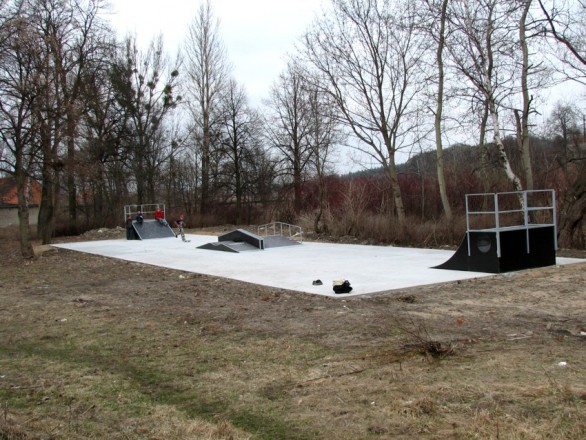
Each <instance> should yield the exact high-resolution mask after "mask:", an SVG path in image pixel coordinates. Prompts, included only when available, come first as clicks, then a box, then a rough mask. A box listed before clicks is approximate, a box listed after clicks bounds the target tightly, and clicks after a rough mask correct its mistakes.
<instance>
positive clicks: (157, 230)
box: [132, 220, 175, 240]
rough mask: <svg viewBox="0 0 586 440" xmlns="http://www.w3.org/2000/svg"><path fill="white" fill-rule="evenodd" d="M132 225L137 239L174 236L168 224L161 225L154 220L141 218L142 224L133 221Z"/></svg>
mask: <svg viewBox="0 0 586 440" xmlns="http://www.w3.org/2000/svg"><path fill="white" fill-rule="evenodd" d="M132 226H133V227H134V231H135V232H136V235H137V237H138V239H139V240H150V239H153V238H169V237H175V233H174V232H173V230H172V229H171V227H170V226H169V225H162V224H160V223H159V222H158V221H156V220H143V222H142V224H140V223H138V222H136V221H133V222H132Z"/></svg>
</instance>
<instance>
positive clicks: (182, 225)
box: [175, 214, 188, 242]
mask: <svg viewBox="0 0 586 440" xmlns="http://www.w3.org/2000/svg"><path fill="white" fill-rule="evenodd" d="M175 227H176V228H177V233H176V234H175V238H177V236H178V235H179V234H181V239H182V240H183V241H185V242H187V241H188V240H186V239H185V231H184V230H183V228H185V216H184V215H183V214H180V215H179V218H177V220H175Z"/></svg>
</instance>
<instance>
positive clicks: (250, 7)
mask: <svg viewBox="0 0 586 440" xmlns="http://www.w3.org/2000/svg"><path fill="white" fill-rule="evenodd" d="M110 3H111V4H112V13H111V15H110V16H109V18H110V21H111V23H112V24H113V25H114V27H115V29H116V30H117V32H118V34H119V37H120V38H122V37H123V36H125V35H126V34H127V33H131V34H134V35H136V37H137V40H138V44H139V45H140V46H141V47H146V46H147V45H148V43H149V42H150V41H151V40H152V39H153V37H156V36H157V35H158V34H159V33H162V34H163V37H164V41H165V47H166V48H167V50H168V52H169V53H170V54H171V55H173V56H174V54H175V53H176V50H177V48H178V47H179V46H180V45H181V44H182V42H183V41H184V39H185V36H186V35H187V27H188V25H189V24H190V23H191V22H192V21H193V19H194V17H195V15H196V13H197V10H198V8H199V5H200V4H201V0H167V1H161V0H110ZM323 3H324V2H323V0H212V1H211V4H212V8H213V11H214V15H215V17H216V18H218V19H219V20H220V32H221V38H222V40H223V41H224V44H225V46H226V49H227V52H228V58H229V60H230V62H231V63H232V65H233V67H234V77H235V79H236V80H237V81H239V82H240V83H242V84H244V85H245V87H246V89H247V92H248V94H249V97H250V99H251V102H253V103H258V102H260V100H261V99H262V98H265V97H266V96H267V95H268V89H269V86H270V84H271V83H272V82H273V81H275V80H276V79H277V77H278V75H279V73H281V71H282V70H283V69H284V67H285V57H286V55H287V53H288V52H292V51H293V49H294V44H295V42H296V40H297V39H298V38H299V37H300V36H301V35H302V34H303V32H304V31H305V30H306V29H307V27H308V26H309V24H310V23H311V22H312V20H313V18H314V16H315V14H316V13H317V12H319V11H320V10H321V5H322V4H323Z"/></svg>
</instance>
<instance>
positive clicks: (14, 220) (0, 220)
mask: <svg viewBox="0 0 586 440" xmlns="http://www.w3.org/2000/svg"><path fill="white" fill-rule="evenodd" d="M38 217H39V208H29V224H30V225H31V226H35V225H36V224H37V219H38ZM8 226H18V209H17V208H16V207H15V208H2V209H0V228H6V227H8Z"/></svg>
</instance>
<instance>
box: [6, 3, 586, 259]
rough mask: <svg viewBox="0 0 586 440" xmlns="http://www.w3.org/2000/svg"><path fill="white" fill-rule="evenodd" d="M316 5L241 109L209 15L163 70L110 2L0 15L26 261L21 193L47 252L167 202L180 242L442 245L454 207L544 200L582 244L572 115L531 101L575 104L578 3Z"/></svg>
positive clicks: (27, 7) (583, 6)
mask: <svg viewBox="0 0 586 440" xmlns="http://www.w3.org/2000/svg"><path fill="white" fill-rule="evenodd" d="M329 6H331V7H330V8H328V9H327V13H326V12H324V13H323V14H322V15H320V16H318V17H316V19H315V21H314V22H313V23H312V25H311V26H309V28H308V29H307V30H306V32H305V34H304V35H303V36H301V38H300V40H299V44H298V45H297V47H296V51H295V52H294V53H292V54H290V60H289V63H288V65H287V67H286V69H285V70H284V71H283V72H282V73H281V74H280V75H279V77H278V78H275V81H274V82H273V84H272V85H271V88H270V93H269V96H267V98H266V100H265V101H263V103H261V104H258V105H256V106H253V105H251V104H250V102H249V100H248V97H247V94H246V90H245V88H244V86H243V85H242V84H241V83H239V80H238V78H235V77H234V76H233V74H232V71H231V68H230V62H229V59H228V57H227V54H226V51H225V48H224V46H223V43H222V30H221V27H220V25H219V21H218V19H217V18H216V17H215V16H214V11H213V8H212V2H210V1H207V2H203V3H202V5H201V7H200V8H199V11H198V13H197V15H196V16H195V17H194V18H193V20H192V22H191V24H190V26H189V29H188V32H187V35H186V36H185V43H184V45H183V47H182V50H181V52H180V55H179V56H178V57H177V58H174V59H173V58H171V57H170V56H169V54H168V53H167V51H166V50H165V48H164V44H163V42H164V41H163V37H159V38H157V39H155V40H154V41H152V42H151V44H150V45H149V47H148V48H147V49H144V50H143V49H141V48H139V47H137V44H136V41H135V39H134V38H133V37H126V38H124V39H120V38H119V37H118V36H117V35H116V33H115V32H114V31H113V29H112V27H111V25H110V23H109V22H108V21H107V19H106V18H105V12H106V11H107V3H106V2H105V1H103V0H0V133H1V137H0V173H2V175H9V176H12V177H13V178H14V179H15V181H16V183H17V188H19V191H18V201H19V208H18V211H19V224H20V227H19V234H20V240H21V250H22V254H23V256H32V255H33V250H32V246H31V231H30V226H29V223H30V219H29V205H30V203H29V198H30V194H29V191H28V190H27V188H28V187H29V186H27V185H26V182H27V181H29V180H28V179H34V180H36V181H38V182H40V183H41V185H42V199H41V204H40V209H39V216H38V235H39V237H40V238H41V239H42V241H43V243H50V241H51V240H52V238H53V237H55V235H56V234H66V233H79V232H82V231H84V230H87V229H91V228H95V227H101V226H110V227H111V226H115V225H122V223H123V218H122V215H123V212H124V211H123V206H124V205H127V204H143V203H145V204H149V203H164V204H165V205H166V210H167V214H168V216H174V215H177V214H179V213H180V212H182V213H185V214H186V215H187V218H188V219H189V226H192V227H196V226H207V225H213V224H221V223H232V224H254V223H264V222H268V221H271V220H278V221H286V222H290V223H299V222H303V223H306V224H309V225H310V226H311V228H312V229H314V230H315V231H316V232H325V233H331V234H338V235H355V236H357V237H360V238H377V239H379V240H382V241H387V242H399V243H407V244H409V243H410V244H415V243H416V244H426V245H438V244H453V243H454V242H455V241H457V240H459V238H460V237H459V234H461V233H462V232H463V230H462V227H463V222H464V220H463V215H464V209H463V203H464V195H465V194H467V193H479V192H501V191H520V190H531V189H554V190H555V191H556V194H557V201H558V213H559V218H558V224H559V242H560V245H561V246H565V247H577V248H584V246H585V244H586V238H585V237H586V223H585V222H584V213H585V212H586V173H585V170H586V167H585V163H586V162H585V160H584V159H585V158H586V142H585V140H586V138H585V136H584V125H585V111H584V106H583V104H582V103H581V102H580V100H579V98H580V95H579V92H577V95H578V96H577V97H576V100H575V101H573V102H563V101H556V102H551V101H548V100H546V99H544V98H543V97H544V96H546V95H547V93H548V92H549V91H550V90H552V89H553V88H554V87H559V86H560V84H568V85H569V84H572V85H573V86H574V87H576V90H583V89H581V88H580V86H583V85H584V84H585V80H586V1H585V0H561V1H560V0H515V1H511V0H408V1H407V0H331V1H330V4H329ZM178 13H180V11H178ZM582 98H583V96H582ZM538 115H539V118H538V117H537V116H538ZM536 121H539V123H537V122H536ZM470 139H474V141H473V142H471V141H470ZM348 149H350V150H352V151H354V153H355V155H354V157H355V158H356V159H355V162H353V163H352V164H349V163H347V160H346V159H340V158H342V157H345V156H344V155H343V154H342V152H343V151H346V150H348ZM402 158H408V160H407V161H406V162H403V161H402V160H401V159H402ZM341 161H343V162H344V163H343V165H344V166H343V167H341V166H340V165H342V164H341V163H340V162H341ZM361 161H365V162H366V161H368V162H370V163H373V162H374V163H376V164H377V166H376V167H375V168H374V169H368V170H364V167H362V166H361ZM399 161H401V163H398V162H399ZM340 169H345V170H348V169H351V170H353V171H355V172H352V173H350V174H340Z"/></svg>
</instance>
